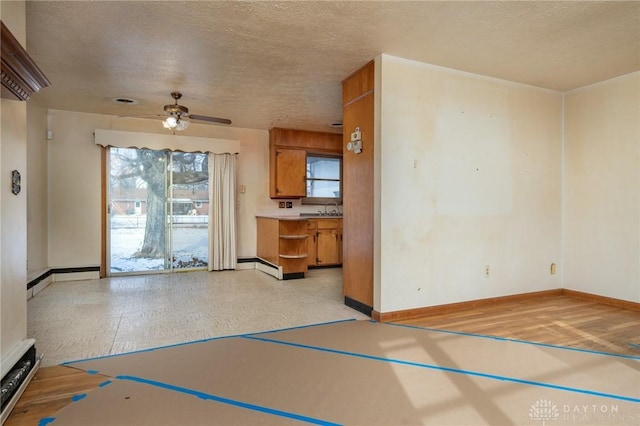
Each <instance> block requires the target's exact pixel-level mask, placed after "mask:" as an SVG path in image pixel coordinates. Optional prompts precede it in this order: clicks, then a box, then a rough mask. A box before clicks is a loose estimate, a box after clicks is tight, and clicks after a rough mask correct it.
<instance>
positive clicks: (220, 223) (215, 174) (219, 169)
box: [209, 153, 238, 271]
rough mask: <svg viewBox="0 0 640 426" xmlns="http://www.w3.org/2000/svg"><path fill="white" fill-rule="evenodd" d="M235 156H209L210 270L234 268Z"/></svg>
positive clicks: (236, 155)
mask: <svg viewBox="0 0 640 426" xmlns="http://www.w3.org/2000/svg"><path fill="white" fill-rule="evenodd" d="M237 162H238V154H213V153H209V270H210V271H221V270H223V269H235V268H236V263H237V258H236V168H237Z"/></svg>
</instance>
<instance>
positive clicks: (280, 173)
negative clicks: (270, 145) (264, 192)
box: [271, 148, 307, 198]
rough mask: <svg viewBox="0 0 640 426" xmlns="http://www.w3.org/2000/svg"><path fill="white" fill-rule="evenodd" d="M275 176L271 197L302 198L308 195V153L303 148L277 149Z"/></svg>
mask: <svg viewBox="0 0 640 426" xmlns="http://www.w3.org/2000/svg"><path fill="white" fill-rule="evenodd" d="M274 167H275V173H274V174H275V177H274V182H273V191H274V192H273V193H271V198H301V197H304V196H306V195H307V188H306V171H307V153H306V152H305V151H303V150H301V149H284V148H277V149H276V150H275V166H274Z"/></svg>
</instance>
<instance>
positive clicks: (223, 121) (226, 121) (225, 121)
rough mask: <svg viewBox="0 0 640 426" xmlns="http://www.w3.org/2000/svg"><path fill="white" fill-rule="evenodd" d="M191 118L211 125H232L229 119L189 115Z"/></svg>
mask: <svg viewBox="0 0 640 426" xmlns="http://www.w3.org/2000/svg"><path fill="white" fill-rule="evenodd" d="M189 118H191V119H192V120H198V121H208V122H210V123H219V124H231V120H229V119H228V118H218V117H208V116H206V115H196V114H189Z"/></svg>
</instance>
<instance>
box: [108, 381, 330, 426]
mask: <svg viewBox="0 0 640 426" xmlns="http://www.w3.org/2000/svg"><path fill="white" fill-rule="evenodd" d="M116 379H119V380H130V381H133V382H137V383H143V384H146V385H151V386H156V387H160V388H163V389H168V390H171V391H174V392H180V393H184V394H187V395H192V396H195V397H198V398H201V399H205V400H211V401H216V402H221V403H223V404H228V405H233V406H235V407H240V408H246V409H249V410H253V411H259V412H262V413H266V414H272V415H274V416H280V417H286V418H289V419H294V420H298V421H302V422H307V423H311V424H314V425H322V426H338V425H339V423H333V422H329V421H326V420H320V419H316V418H313V417H307V416H302V415H300V414H295V413H289V412H286V411H280V410H276V409H273V408H268V407H261V406H259V405H254V404H249V403H246V402H242V401H236V400H233V399H228V398H223V397H221V396H216V395H211V394H208V393H204V392H199V391H196V390H193V389H188V388H183V387H180V386H175V385H171V384H168V383H162V382H156V381H155V380H148V379H143V378H140V377H135V376H117V377H116Z"/></svg>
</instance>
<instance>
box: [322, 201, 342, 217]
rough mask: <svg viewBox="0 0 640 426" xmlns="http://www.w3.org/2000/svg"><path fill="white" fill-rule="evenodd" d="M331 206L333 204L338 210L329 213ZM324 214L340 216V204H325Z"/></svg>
mask: <svg viewBox="0 0 640 426" xmlns="http://www.w3.org/2000/svg"><path fill="white" fill-rule="evenodd" d="M329 204H333V205H335V206H336V208H335V209H334V210H333V211H331V212H328V211H327V207H328V206H329ZM324 214H325V215H327V216H338V215H339V214H340V207H338V202H337V201H328V202H327V203H325V205H324Z"/></svg>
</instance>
